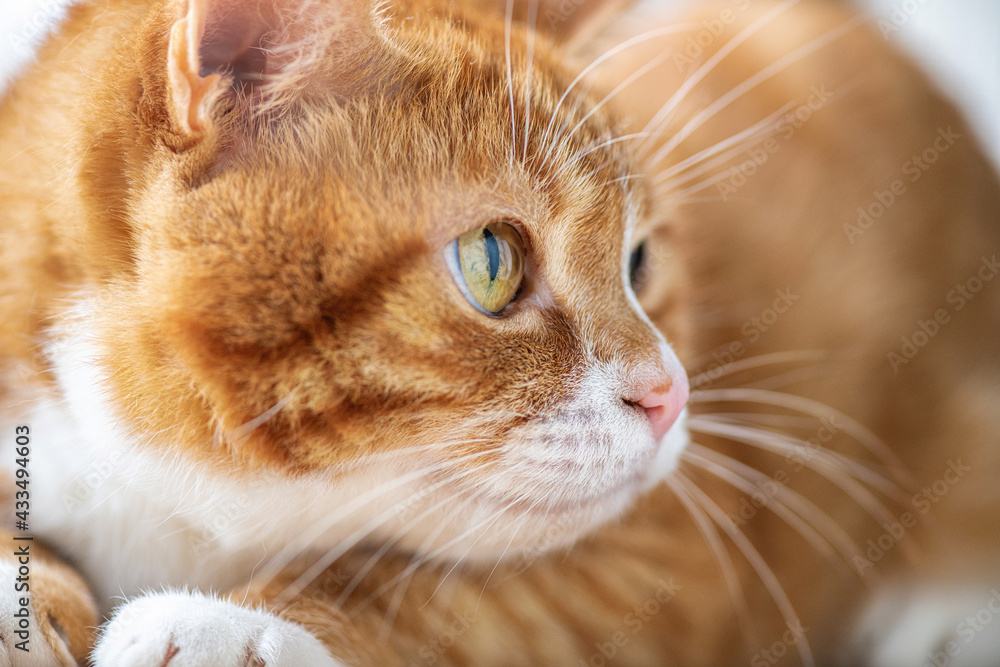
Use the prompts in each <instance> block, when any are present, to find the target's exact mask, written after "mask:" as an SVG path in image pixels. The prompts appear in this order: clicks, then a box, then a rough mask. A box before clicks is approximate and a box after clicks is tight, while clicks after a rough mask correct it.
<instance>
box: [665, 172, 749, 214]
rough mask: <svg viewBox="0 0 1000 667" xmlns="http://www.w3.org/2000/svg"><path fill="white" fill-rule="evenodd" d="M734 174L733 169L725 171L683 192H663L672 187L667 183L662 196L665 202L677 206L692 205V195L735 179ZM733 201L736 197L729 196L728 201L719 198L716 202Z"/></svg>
mask: <svg viewBox="0 0 1000 667" xmlns="http://www.w3.org/2000/svg"><path fill="white" fill-rule="evenodd" d="M734 173H735V172H734V171H733V169H725V170H723V171H722V172H721V173H718V174H715V175H713V176H710V177H708V178H704V179H702V180H701V181H698V182H697V183H695V184H694V185H692V186H691V187H688V188H685V189H683V190H670V191H668V192H663V190H664V189H665V188H670V187H671V186H672V184H670V183H666V184H664V185H663V186H661V187H660V196H661V197H663V198H664V199H665V201H667V202H669V203H672V204H676V205H680V204H685V203H690V202H691V201H693V200H692V198H691V195H694V194H698V193H699V192H701V191H702V190H707V189H708V188H710V187H712V186H713V185H716V184H718V183H721V182H722V181H726V180H729V179H730V178H732V177H733V174H734ZM674 187H675V186H674ZM733 200H734V197H732V196H729V197H727V199H726V200H720V199H719V198H716V199H715V200H714V201H733Z"/></svg>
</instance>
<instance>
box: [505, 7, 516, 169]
mask: <svg viewBox="0 0 1000 667" xmlns="http://www.w3.org/2000/svg"><path fill="white" fill-rule="evenodd" d="M513 28H514V0H507V16H506V22H505V24H504V53H505V54H506V58H507V94H508V95H509V97H510V163H511V164H512V165H513V164H514V151H516V150H517V121H516V120H515V117H514V73H513V71H512V68H511V55H510V51H511V47H510V39H511V32H512V31H513Z"/></svg>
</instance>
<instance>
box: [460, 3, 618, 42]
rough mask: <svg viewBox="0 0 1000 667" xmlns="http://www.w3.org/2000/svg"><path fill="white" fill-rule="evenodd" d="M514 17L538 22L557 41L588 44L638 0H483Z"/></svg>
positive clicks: (538, 27)
mask: <svg viewBox="0 0 1000 667" xmlns="http://www.w3.org/2000/svg"><path fill="white" fill-rule="evenodd" d="M480 2H485V3H490V4H492V5H493V7H494V8H495V11H498V12H501V13H505V14H506V13H510V14H512V15H513V16H514V20H516V21H521V22H526V23H531V24H534V26H535V28H536V29H537V30H538V31H539V32H544V33H547V34H549V35H550V36H551V37H553V38H554V39H555V40H556V41H558V42H560V43H562V44H564V45H566V46H568V47H570V48H571V49H572V48H577V47H581V46H583V45H585V44H586V43H587V42H588V41H589V40H590V39H592V38H593V37H595V36H597V35H598V34H599V33H600V32H601V31H602V30H604V29H605V28H606V27H607V26H608V25H610V24H611V23H612V22H613V21H614V19H615V17H616V16H617V15H618V14H619V13H621V12H622V11H624V10H625V9H627V8H628V7H629V6H631V5H633V4H635V0H480Z"/></svg>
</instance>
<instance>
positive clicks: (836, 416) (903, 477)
mask: <svg viewBox="0 0 1000 667" xmlns="http://www.w3.org/2000/svg"><path fill="white" fill-rule="evenodd" d="M691 401H692V402H695V403H704V402H736V403H758V404H763V405H773V406H777V407H781V408H785V409H788V410H792V411H794V412H800V413H803V414H808V415H812V416H814V417H816V418H817V419H827V420H829V421H830V422H831V423H835V422H837V421H839V422H842V424H838V425H837V426H838V428H839V429H840V430H842V431H844V432H845V433H847V434H848V435H850V436H851V437H852V438H854V439H855V440H856V441H857V442H859V443H861V445H862V446H864V447H865V448H866V449H867V450H868V451H869V452H871V453H872V454H873V455H874V456H875V457H876V458H877V459H879V460H880V461H882V463H883V464H885V465H886V466H887V467H888V469H889V471H890V472H891V473H892V475H893V477H894V478H895V479H896V480H897V481H898V482H899V483H900V484H901V485H902V486H904V487H906V488H907V489H908V490H909V489H912V488H913V487H915V486H916V482H915V481H914V480H913V478H912V477H911V475H910V474H909V472H908V471H907V469H906V466H905V465H904V464H903V462H902V461H901V460H900V458H899V457H898V456H896V454H895V453H894V452H893V451H892V450H891V449H890V448H889V447H888V445H886V444H885V443H884V442H883V441H882V439H881V438H879V437H878V436H877V435H875V434H874V433H872V431H871V430H870V429H868V428H866V427H865V426H863V425H862V424H861V423H860V422H858V421H857V420H856V419H853V418H851V417H849V416H848V415H846V414H844V413H843V412H841V411H840V410H837V409H836V408H832V407H830V406H828V405H825V404H823V403H820V402H819V401H814V400H812V399H809V398H806V397H804V396H797V395H795V394H788V393H784V392H778V391H771V390H768V389H744V388H736V389H704V390H699V391H697V392H692V394H691Z"/></svg>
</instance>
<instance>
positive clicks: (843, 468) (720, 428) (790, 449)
mask: <svg viewBox="0 0 1000 667" xmlns="http://www.w3.org/2000/svg"><path fill="white" fill-rule="evenodd" d="M688 422H689V428H691V429H692V430H697V431H699V432H700V433H705V434H707V435H716V436H721V437H726V438H729V439H732V440H736V441H738V442H744V443H746V444H749V445H753V446H755V447H758V448H760V449H765V450H767V451H770V452H772V453H775V454H784V455H786V457H791V456H793V455H796V456H799V457H800V458H801V459H802V460H803V461H804V462H805V463H804V465H806V466H807V467H810V468H811V467H812V466H811V465H810V464H811V462H812V461H813V459H816V462H817V463H820V464H821V466H822V467H823V469H824V470H825V469H831V468H832V469H836V471H837V472H839V473H845V474H846V475H847V477H843V478H842V479H845V480H846V479H851V480H858V481H861V482H864V483H866V484H868V485H869V486H871V487H873V488H874V489H876V490H878V491H880V492H881V493H884V494H885V495H887V496H889V497H891V498H892V499H893V500H896V501H897V502H904V499H905V494H904V493H903V492H902V490H901V489H900V488H899V487H898V486H897V485H896V484H895V483H893V482H892V481H891V480H889V479H887V478H886V477H884V476H882V475H880V474H879V473H878V472H876V471H875V470H873V469H872V468H870V467H868V466H867V465H865V464H863V463H861V462H859V461H855V460H854V459H851V458H848V457H847V456H845V455H843V454H841V453H839V452H835V451H832V450H830V449H827V448H824V447H822V446H821V445H820V444H819V443H818V441H813V442H809V441H806V440H803V439H801V438H796V437H793V436H790V435H788V434H784V433H776V432H774V431H770V430H765V429H760V428H756V427H755V426H753V425H750V424H733V423H732V419H729V420H727V421H726V422H718V421H716V420H713V419H712V418H711V415H694V416H691V417H689V418H688ZM692 422H693V423H692ZM813 469H814V468H813ZM814 470H815V469H814ZM815 471H816V472H819V473H820V474H822V472H821V471H819V470H815ZM831 481H833V480H832V479H831ZM879 505H880V506H881V503H879Z"/></svg>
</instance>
